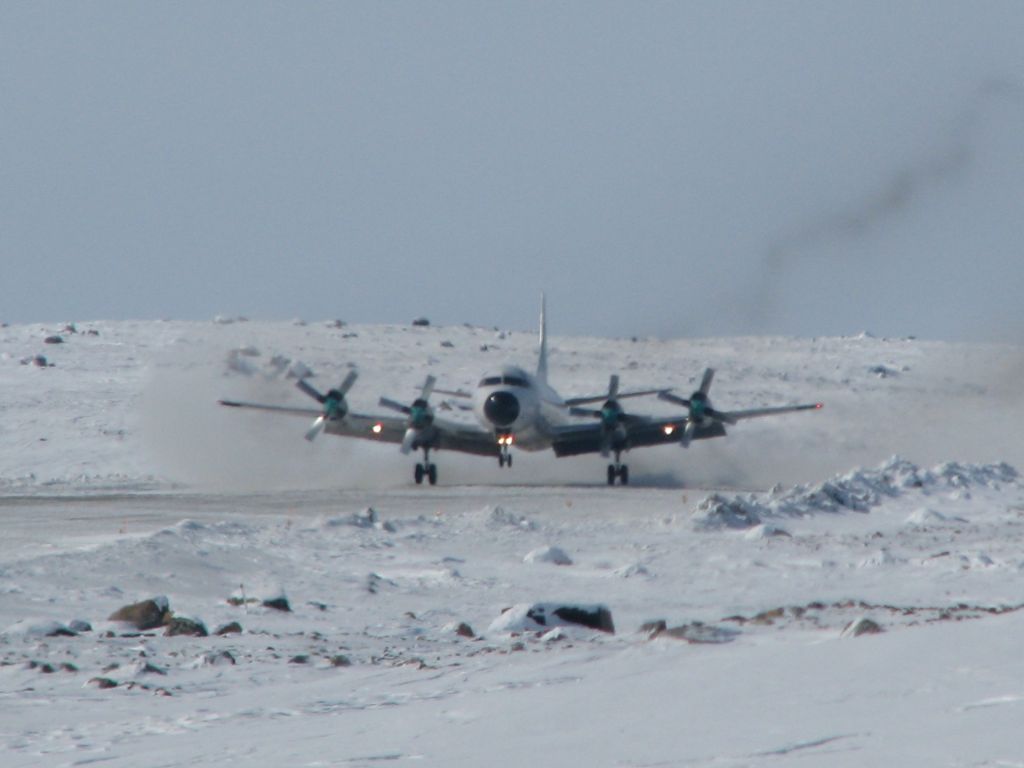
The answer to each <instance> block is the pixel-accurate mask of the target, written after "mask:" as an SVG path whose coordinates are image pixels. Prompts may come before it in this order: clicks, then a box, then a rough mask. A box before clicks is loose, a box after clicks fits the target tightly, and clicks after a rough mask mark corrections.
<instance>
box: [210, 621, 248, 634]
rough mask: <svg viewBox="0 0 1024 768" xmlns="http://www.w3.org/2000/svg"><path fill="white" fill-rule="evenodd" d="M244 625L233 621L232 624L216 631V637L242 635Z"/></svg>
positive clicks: (223, 625)
mask: <svg viewBox="0 0 1024 768" xmlns="http://www.w3.org/2000/svg"><path fill="white" fill-rule="evenodd" d="M241 632H242V625H241V624H239V623H238V622H237V621H232V622H231V623H230V624H222V625H221V626H219V627H217V629H216V630H214V632H213V634H215V635H236V634H241Z"/></svg>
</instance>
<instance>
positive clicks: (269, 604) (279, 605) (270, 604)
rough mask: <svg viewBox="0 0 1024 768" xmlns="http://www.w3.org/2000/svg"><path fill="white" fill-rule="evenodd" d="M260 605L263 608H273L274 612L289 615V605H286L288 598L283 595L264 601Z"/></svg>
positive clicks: (290, 608)
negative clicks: (282, 612)
mask: <svg viewBox="0 0 1024 768" xmlns="http://www.w3.org/2000/svg"><path fill="white" fill-rule="evenodd" d="M262 605H263V607H264V608H273V609H274V610H275V611H284V612H285V613H291V611H292V607H291V605H289V604H288V598H287V597H285V596H284V595H281V596H280V597H271V598H269V599H267V600H264V601H263V603H262Z"/></svg>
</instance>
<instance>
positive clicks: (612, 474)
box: [608, 464, 615, 485]
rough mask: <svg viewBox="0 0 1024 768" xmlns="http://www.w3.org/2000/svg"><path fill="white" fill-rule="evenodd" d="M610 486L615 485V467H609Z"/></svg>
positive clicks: (610, 465) (611, 465)
mask: <svg viewBox="0 0 1024 768" xmlns="http://www.w3.org/2000/svg"><path fill="white" fill-rule="evenodd" d="M608 485H615V465H614V464H609V465H608Z"/></svg>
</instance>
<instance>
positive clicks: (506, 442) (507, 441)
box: [498, 435, 513, 467]
mask: <svg viewBox="0 0 1024 768" xmlns="http://www.w3.org/2000/svg"><path fill="white" fill-rule="evenodd" d="M512 443H513V437H512V435H498V466H499V467H511V466H512V454H511V453H510V452H509V448H511V447H512Z"/></svg>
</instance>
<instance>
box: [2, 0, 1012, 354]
mask: <svg viewBox="0 0 1024 768" xmlns="http://www.w3.org/2000/svg"><path fill="white" fill-rule="evenodd" d="M1021 39H1024V4H1021V3H1019V2H1016V1H1014V2H994V1H992V2H977V3H967V2H945V1H943V0H932V1H931V2H901V3H892V2H871V1H870V0H858V1H857V2H829V3H822V2H774V3H754V2H715V3H706V2H692V3H691V2H643V3H634V2H628V3H627V2H621V3H608V2H559V3H551V2H508V3H502V2H495V3H476V2H433V3H426V2H424V3H421V2H372V3H371V2H362V3H356V2H307V3H268V2H250V1H249V0H246V1H245V2H241V1H237V2H231V1H226V2H217V3H206V2H202V3H190V2H182V3H172V4H166V3H135V2H124V3H120V2H93V3H74V4H66V3H56V2H39V3H34V2H31V3H30V2H6V3H3V4H0V321H6V322H10V323H28V322H56V321H62V322H66V321H87V320H97V319H122V318H137V319H146V318H164V317H166V318H175V319H207V318H212V317H214V316H216V315H222V316H232V317H233V316H245V317H250V318H266V319H274V318H280V319H291V318H303V319H306V320H310V321H313V320H320V319H334V318H339V319H343V320H345V321H347V322H351V323H406V322H409V321H410V320H411V319H413V318H414V317H419V316H426V317H428V318H430V319H431V320H432V321H433V322H434V323H437V324H452V323H462V322H467V323H472V324H477V325H485V326H492V325H494V326H500V327H509V328H529V327H531V326H532V325H533V324H534V323H535V317H536V313H537V306H538V304H539V296H540V293H541V291H545V292H546V294H547V297H548V313H549V323H550V326H551V330H552V332H553V333H556V334H579V335H599V336H631V335H651V336H660V337H665V338H676V337H686V336H728V335H739V334H742V335H747V334H785V335H797V336H821V335H844V334H853V333H859V332H861V331H868V332H871V333H874V334H876V335H887V336H905V335H914V336H918V337H922V338H936V339H946V340H969V341H973V340H998V341H1013V342H1018V343H1019V342H1022V341H1024V309H1022V303H1021V301H1020V298H1019V294H1020V292H1021V289H1022V288H1024V259H1022V258H1021V254H1020V250H1021V247H1022V243H1024V216H1022V215H1021V214H1022V210H1024V208H1022V203H1024V46H1022V45H1021V44H1020V41H1021Z"/></svg>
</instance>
